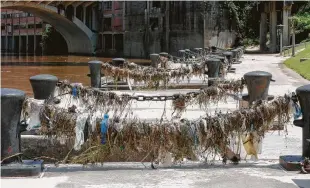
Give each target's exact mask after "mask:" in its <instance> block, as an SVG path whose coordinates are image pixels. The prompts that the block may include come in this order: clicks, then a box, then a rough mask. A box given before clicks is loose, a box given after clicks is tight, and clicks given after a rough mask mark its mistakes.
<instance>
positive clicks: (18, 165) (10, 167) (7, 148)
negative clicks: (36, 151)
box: [1, 88, 44, 177]
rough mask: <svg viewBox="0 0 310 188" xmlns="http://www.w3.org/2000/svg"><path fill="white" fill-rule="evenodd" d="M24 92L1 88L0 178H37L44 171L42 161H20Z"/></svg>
mask: <svg viewBox="0 0 310 188" xmlns="http://www.w3.org/2000/svg"><path fill="white" fill-rule="evenodd" d="M25 98H26V94H25V92H23V91H21V90H17V89H9V88H1V113H2V114H1V177H25V176H38V175H39V174H40V173H41V172H42V171H43V169H44V164H43V161H42V160H27V161H24V160H22V159H21V155H22V154H21V153H20V152H21V144H20V141H21V138H20V133H21V131H23V129H24V128H25V127H22V124H21V123H20V116H21V111H22V106H23V102H24V100H25Z"/></svg>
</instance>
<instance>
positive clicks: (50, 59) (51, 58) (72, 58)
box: [1, 56, 150, 64]
mask: <svg viewBox="0 0 310 188" xmlns="http://www.w3.org/2000/svg"><path fill="white" fill-rule="evenodd" d="M92 60H99V61H102V62H107V61H111V60H112V58H105V57H91V56H1V63H3V62H12V63H18V62H27V63H32V62H42V63H44V62H48V63H53V62H54V63H58V62H64V63H66V62H68V63H87V62H89V61H92ZM127 60H128V61H131V62H135V63H138V64H148V63H150V60H148V59H127Z"/></svg>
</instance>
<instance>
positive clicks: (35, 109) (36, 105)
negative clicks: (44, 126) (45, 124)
mask: <svg viewBox="0 0 310 188" xmlns="http://www.w3.org/2000/svg"><path fill="white" fill-rule="evenodd" d="M43 102H44V101H41V100H35V101H33V102H32V103H31V104H30V115H29V124H28V126H27V130H28V131H30V130H34V129H39V128H40V126H41V122H40V116H39V114H40V110H41V108H42V107H43Z"/></svg>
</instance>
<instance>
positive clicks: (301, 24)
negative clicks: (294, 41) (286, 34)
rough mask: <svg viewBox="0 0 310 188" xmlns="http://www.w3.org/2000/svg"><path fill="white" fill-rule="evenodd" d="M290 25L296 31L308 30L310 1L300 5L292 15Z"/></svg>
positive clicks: (309, 26)
mask: <svg viewBox="0 0 310 188" xmlns="http://www.w3.org/2000/svg"><path fill="white" fill-rule="evenodd" d="M292 25H293V27H294V28H295V32H296V33H300V32H304V31H307V30H309V31H310V2H306V4H305V5H303V6H301V8H300V9H299V10H298V12H297V13H296V14H295V15H294V16H293V17H292Z"/></svg>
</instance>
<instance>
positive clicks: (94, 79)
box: [88, 61, 102, 88]
mask: <svg viewBox="0 0 310 188" xmlns="http://www.w3.org/2000/svg"><path fill="white" fill-rule="evenodd" d="M101 65H102V62H101V61H90V62H88V66H89V70H90V85H91V87H94V88H100V87H101Z"/></svg>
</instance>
